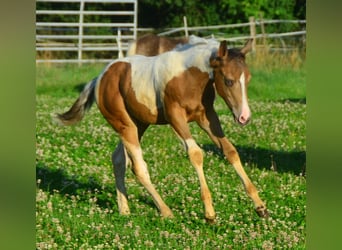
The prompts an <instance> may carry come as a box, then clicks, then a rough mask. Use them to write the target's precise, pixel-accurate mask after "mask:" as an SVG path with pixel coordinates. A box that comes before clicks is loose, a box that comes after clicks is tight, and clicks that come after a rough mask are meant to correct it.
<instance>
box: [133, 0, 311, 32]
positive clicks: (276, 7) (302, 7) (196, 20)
mask: <svg viewBox="0 0 342 250" xmlns="http://www.w3.org/2000/svg"><path fill="white" fill-rule="evenodd" d="M138 10H139V12H138V20H139V22H138V23H139V27H152V28H155V29H162V28H170V27H179V26H183V16H186V17H187V21H188V25H189V26H205V25H216V24H232V23H242V22H248V19H249V17H250V16H255V18H258V17H260V15H262V16H263V18H265V19H306V0H249V1H241V0H221V1H212V0H186V1H185V0H165V1H155V0H140V1H138Z"/></svg>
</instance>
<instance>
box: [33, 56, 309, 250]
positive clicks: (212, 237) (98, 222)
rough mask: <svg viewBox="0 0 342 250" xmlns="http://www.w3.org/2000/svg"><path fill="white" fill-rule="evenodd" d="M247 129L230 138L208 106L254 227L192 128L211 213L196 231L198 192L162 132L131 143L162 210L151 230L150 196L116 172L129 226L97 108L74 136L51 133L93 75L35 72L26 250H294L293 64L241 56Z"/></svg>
mask: <svg viewBox="0 0 342 250" xmlns="http://www.w3.org/2000/svg"><path fill="white" fill-rule="evenodd" d="M249 60H250V69H251V71H252V75H253V77H252V81H251V84H250V87H249V99H250V108H251V110H252V113H253V115H252V121H251V123H250V124H249V125H248V126H245V127H239V126H238V125H237V124H235V123H234V122H233V119H232V115H231V114H230V112H229V110H228V108H227V107H226V105H225V104H224V103H223V101H222V100H221V99H219V98H218V99H217V100H216V103H215V106H216V109H217V112H218V114H219V116H220V120H221V123H222V126H223V128H224V131H225V133H226V135H227V137H228V138H229V139H230V140H231V141H232V143H234V145H235V146H236V147H237V149H238V151H239V153H240V157H241V160H242V161H243V164H244V166H245V170H246V172H247V174H248V175H249V177H250V178H251V179H252V181H253V182H254V184H255V185H256V186H257V188H258V189H259V192H260V196H261V198H262V199H263V200H265V202H266V203H267V206H268V209H269V212H270V218H269V219H267V220H265V219H260V218H259V217H258V216H257V214H256V213H255V212H254V209H253V204H252V202H251V200H250V199H249V198H248V197H247V196H246V194H245V192H244V190H243V186H242V184H241V182H240V180H239V178H238V176H237V175H236V173H235V172H234V169H233V168H232V166H231V165H229V164H228V162H227V161H226V160H225V159H224V157H223V156H222V154H221V153H220V152H219V151H218V150H217V149H216V148H215V147H214V145H213V144H212V142H211V141H210V140H209V138H208V137H207V136H206V134H205V133H204V132H203V131H201V130H200V129H199V128H198V127H197V126H196V125H195V124H192V125H191V130H192V132H193V135H194V137H195V139H196V140H197V142H198V143H199V145H200V146H201V147H202V148H203V150H204V152H205V159H204V161H205V162H204V164H205V165H204V170H205V174H206V177H207V181H208V185H209V188H210V189H211V191H212V196H213V201H214V206H215V209H216V213H217V221H216V223H215V224H207V223H206V222H205V219H204V216H203V205H202V202H201V199H200V194H199V182H198V179H197V175H196V173H195V170H194V169H193V167H192V166H191V165H190V162H189V160H188V158H187V155H186V153H185V152H184V150H183V148H182V146H181V145H180V143H179V141H178V139H177V138H176V136H175V135H174V134H173V132H172V130H171V129H170V127H169V126H151V127H150V128H149V129H148V130H147V132H146V133H145V136H144V137H143V139H142V148H143V150H144V156H145V160H146V162H147V164H148V166H149V169H150V174H151V178H152V181H153V183H154V184H155V185H156V188H157V190H158V191H159V192H160V194H161V195H162V197H163V198H164V200H165V201H166V203H167V204H168V205H169V207H170V208H171V209H172V210H173V213H174V215H175V218H174V219H161V217H160V215H159V213H158V210H157V208H156V207H155V206H154V204H153V201H152V199H151V197H150V196H149V195H148V194H147V192H146V191H145V190H144V189H143V188H142V186H141V185H139V184H138V183H137V182H136V180H135V178H134V176H133V174H132V173H131V172H130V171H128V172H127V175H126V176H127V178H126V180H127V189H128V193H129V202H130V203H129V204H130V208H131V213H132V214H131V215H130V216H120V215H119V214H118V208H117V204H116V192H115V183H114V178H113V173H112V166H111V160H110V158H111V152H112V151H113V150H114V148H115V147H116V145H117V143H118V137H117V136H116V135H115V133H114V132H113V131H112V129H111V128H110V127H109V125H108V124H107V123H106V121H105V120H104V119H103V118H102V116H101V114H100V113H99V111H98V110H97V107H96V105H94V107H93V108H92V109H91V110H90V112H89V113H88V114H87V115H86V117H85V119H84V120H83V121H82V122H81V123H80V124H78V125H76V126H72V127H59V126H56V125H54V124H52V123H51V117H50V115H51V113H54V112H62V111H65V110H66V109H67V108H68V107H70V105H71V104H72V102H73V101H74V100H75V99H76V98H77V96H78V93H79V91H80V90H81V89H82V87H83V85H84V84H85V83H86V82H87V81H89V80H90V79H92V78H93V77H95V76H96V75H98V74H99V73H100V71H101V70H102V68H103V65H84V66H82V67H77V66H70V65H69V66H66V65H64V66H42V65H38V66H37V73H36V78H37V83H36V93H37V94H36V181H37V184H36V186H37V188H36V248H37V249H305V241H306V233H305V229H306V222H305V218H306V179H305V164H306V160H305V152H306V137H305V133H306V95H305V88H306V87H305V85H306V82H305V69H304V67H303V65H302V63H301V62H299V63H298V61H295V63H294V62H293V61H291V60H292V59H291V58H289V59H288V60H286V58H285V59H283V58H282V59H281V60H280V62H279V60H278V61H277V58H273V59H272V60H271V59H270V61H264V62H261V63H260V62H259V61H257V59H256V58H253V57H250V58H249Z"/></svg>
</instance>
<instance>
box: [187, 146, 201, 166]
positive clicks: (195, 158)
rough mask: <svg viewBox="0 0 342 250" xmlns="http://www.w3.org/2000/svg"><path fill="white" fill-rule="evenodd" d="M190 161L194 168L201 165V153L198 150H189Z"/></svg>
mask: <svg viewBox="0 0 342 250" xmlns="http://www.w3.org/2000/svg"><path fill="white" fill-rule="evenodd" d="M189 157H190V161H191V163H192V164H193V165H194V166H202V165H203V152H202V150H201V149H200V148H193V149H190V150H189Z"/></svg>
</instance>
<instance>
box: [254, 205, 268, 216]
mask: <svg viewBox="0 0 342 250" xmlns="http://www.w3.org/2000/svg"><path fill="white" fill-rule="evenodd" d="M255 211H256V213H257V214H258V215H259V217H261V218H268V217H269V213H268V211H267V208H265V207H264V206H260V207H257V208H256V209H255Z"/></svg>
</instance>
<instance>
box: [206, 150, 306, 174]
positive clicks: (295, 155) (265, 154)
mask: <svg viewBox="0 0 342 250" xmlns="http://www.w3.org/2000/svg"><path fill="white" fill-rule="evenodd" d="M236 149H237V151H238V152H239V155H240V159H241V161H242V164H246V163H248V164H249V165H250V166H252V167H257V168H259V169H266V170H272V171H276V172H279V173H285V172H288V173H293V174H295V175H300V174H301V175H303V176H305V171H306V153H305V152H304V151H300V152H282V151H272V150H268V149H263V148H253V147H240V146H236ZM203 150H204V151H212V152H213V153H214V154H216V155H219V156H221V157H222V158H224V156H223V153H222V152H221V151H220V150H219V149H218V148H217V147H216V146H215V145H210V144H206V145H204V146H203Z"/></svg>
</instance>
